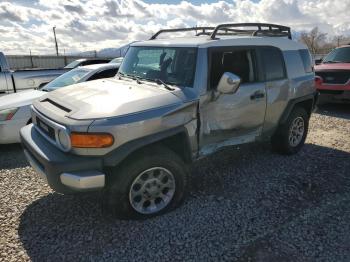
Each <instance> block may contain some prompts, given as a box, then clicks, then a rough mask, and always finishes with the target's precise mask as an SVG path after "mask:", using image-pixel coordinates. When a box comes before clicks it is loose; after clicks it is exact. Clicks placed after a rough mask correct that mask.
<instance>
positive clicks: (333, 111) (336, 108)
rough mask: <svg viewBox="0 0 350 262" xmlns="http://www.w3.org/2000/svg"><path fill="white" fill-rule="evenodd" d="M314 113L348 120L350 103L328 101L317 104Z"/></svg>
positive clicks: (349, 117)
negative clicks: (327, 102)
mask: <svg viewBox="0 0 350 262" xmlns="http://www.w3.org/2000/svg"><path fill="white" fill-rule="evenodd" d="M315 113H316V114H321V115H326V116H332V117H339V118H343V119H347V120H350V104H349V103H347V104H345V103H343V104H341V103H336V104H335V103H333V104H332V103H329V104H322V105H318V106H317V110H316V112H315Z"/></svg>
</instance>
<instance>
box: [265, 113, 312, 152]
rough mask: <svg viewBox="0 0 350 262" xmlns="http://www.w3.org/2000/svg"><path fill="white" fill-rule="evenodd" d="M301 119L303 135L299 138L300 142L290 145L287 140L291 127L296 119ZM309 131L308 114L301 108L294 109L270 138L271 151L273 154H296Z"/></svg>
mask: <svg viewBox="0 0 350 262" xmlns="http://www.w3.org/2000/svg"><path fill="white" fill-rule="evenodd" d="M297 118H298V119H300V118H302V119H303V121H304V133H303V135H302V137H301V140H300V142H298V143H297V144H296V145H292V142H290V140H289V135H290V132H291V127H292V125H293V123H294V121H295V120H296V119H297ZM308 129H309V114H308V113H307V112H306V111H305V109H304V108H302V107H296V108H294V109H293V111H292V112H291V113H290V115H289V116H288V119H287V121H286V122H285V123H284V124H281V125H280V126H279V127H278V128H277V130H276V133H275V134H274V135H273V136H272V138H271V144H272V149H273V150H274V151H275V152H278V153H280V154H284V155H292V154H295V153H297V152H298V151H299V150H300V149H301V148H302V147H303V145H304V144H305V140H306V136H307V133H308Z"/></svg>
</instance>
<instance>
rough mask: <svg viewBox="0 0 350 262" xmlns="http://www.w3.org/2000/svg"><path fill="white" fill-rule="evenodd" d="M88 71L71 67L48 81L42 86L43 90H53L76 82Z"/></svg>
mask: <svg viewBox="0 0 350 262" xmlns="http://www.w3.org/2000/svg"><path fill="white" fill-rule="evenodd" d="M89 72H90V71H89V70H87V69H81V68H79V69H73V70H72V71H68V72H66V73H64V74H63V75H60V76H59V77H57V78H55V79H54V80H52V81H51V82H50V83H48V84H47V85H45V86H44V87H43V89H42V90H43V91H53V90H56V89H58V88H61V87H64V86H69V85H73V84H76V83H78V81H79V80H80V79H82V78H83V77H84V76H86V75H87V74H88V73H89Z"/></svg>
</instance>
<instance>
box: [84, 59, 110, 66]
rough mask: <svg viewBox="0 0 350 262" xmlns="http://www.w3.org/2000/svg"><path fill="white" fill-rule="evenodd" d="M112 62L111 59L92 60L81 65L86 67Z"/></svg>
mask: <svg viewBox="0 0 350 262" xmlns="http://www.w3.org/2000/svg"><path fill="white" fill-rule="evenodd" d="M109 61H110V60H109V59H92V60H86V61H84V62H82V63H81V65H82V66H85V65H95V64H104V63H108V62H109Z"/></svg>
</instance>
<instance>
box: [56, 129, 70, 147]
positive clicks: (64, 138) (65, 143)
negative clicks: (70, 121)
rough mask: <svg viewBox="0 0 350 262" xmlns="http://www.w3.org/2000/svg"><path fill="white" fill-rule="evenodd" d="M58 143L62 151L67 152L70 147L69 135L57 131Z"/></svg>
mask: <svg viewBox="0 0 350 262" xmlns="http://www.w3.org/2000/svg"><path fill="white" fill-rule="evenodd" d="M58 141H59V143H60V145H61V147H62V148H63V150H69V149H70V147H71V143H70V137H69V134H68V133H67V132H66V131H65V130H62V129H61V130H59V131H58Z"/></svg>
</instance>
